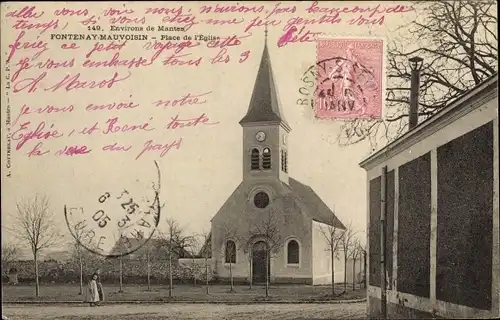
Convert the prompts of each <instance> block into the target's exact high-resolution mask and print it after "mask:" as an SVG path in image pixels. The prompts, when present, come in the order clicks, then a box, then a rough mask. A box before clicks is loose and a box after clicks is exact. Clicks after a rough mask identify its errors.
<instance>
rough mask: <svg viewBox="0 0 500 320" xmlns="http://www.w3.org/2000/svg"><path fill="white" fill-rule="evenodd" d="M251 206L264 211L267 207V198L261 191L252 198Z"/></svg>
mask: <svg viewBox="0 0 500 320" xmlns="http://www.w3.org/2000/svg"><path fill="white" fill-rule="evenodd" d="M253 204H254V205H255V206H256V207H257V208H259V209H264V208H265V207H267V206H268V205H269V196H268V195H267V193H265V192H263V191H261V192H258V193H257V194H256V195H255V196H254V197H253Z"/></svg>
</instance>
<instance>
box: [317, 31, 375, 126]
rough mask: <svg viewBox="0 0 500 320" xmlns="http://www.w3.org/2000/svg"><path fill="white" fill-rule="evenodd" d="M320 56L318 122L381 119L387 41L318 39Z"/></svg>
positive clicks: (318, 67)
mask: <svg viewBox="0 0 500 320" xmlns="http://www.w3.org/2000/svg"><path fill="white" fill-rule="evenodd" d="M316 54H317V55H316V68H317V72H316V74H317V77H316V92H315V100H314V102H315V107H314V110H315V115H316V117H317V118H329V119H332V118H336V119H356V118H357V119H373V118H381V116H382V105H383V85H384V83H383V74H384V69H383V68H384V41H383V39H367V38H359V39H356V38H339V39H318V43H317V52H316Z"/></svg>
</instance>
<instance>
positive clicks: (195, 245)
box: [187, 233, 204, 286]
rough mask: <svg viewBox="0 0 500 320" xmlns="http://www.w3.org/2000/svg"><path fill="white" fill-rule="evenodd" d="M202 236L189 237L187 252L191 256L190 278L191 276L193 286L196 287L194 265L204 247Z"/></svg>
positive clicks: (196, 269) (196, 267)
mask: <svg viewBox="0 0 500 320" xmlns="http://www.w3.org/2000/svg"><path fill="white" fill-rule="evenodd" d="M203 240H204V239H203V235H199V234H197V233H193V235H192V236H191V237H190V241H189V247H188V248H187V249H188V252H189V254H190V255H191V261H192V269H191V272H192V276H193V285H194V286H196V273H197V272H198V270H199V269H198V264H197V263H196V258H197V256H198V255H199V254H200V250H201V249H202V248H203V246H204V242H203Z"/></svg>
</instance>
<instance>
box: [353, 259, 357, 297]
mask: <svg viewBox="0 0 500 320" xmlns="http://www.w3.org/2000/svg"><path fill="white" fill-rule="evenodd" d="M354 290H356V258H354V259H352V291H354Z"/></svg>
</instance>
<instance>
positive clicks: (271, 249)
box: [219, 209, 366, 297]
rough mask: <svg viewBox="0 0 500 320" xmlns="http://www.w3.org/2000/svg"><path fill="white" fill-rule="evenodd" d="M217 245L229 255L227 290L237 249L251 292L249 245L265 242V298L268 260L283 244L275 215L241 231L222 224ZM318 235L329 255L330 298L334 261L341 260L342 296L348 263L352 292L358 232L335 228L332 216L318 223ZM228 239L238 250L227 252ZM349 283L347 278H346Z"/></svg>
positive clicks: (270, 213) (361, 252)
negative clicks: (245, 262)
mask: <svg viewBox="0 0 500 320" xmlns="http://www.w3.org/2000/svg"><path fill="white" fill-rule="evenodd" d="M220 231H221V232H220V233H221V240H222V241H221V242H222V244H223V245H220V246H219V247H220V248H221V249H222V250H224V255H226V254H230V256H229V257H227V258H228V261H229V263H228V264H229V278H230V279H229V280H230V288H231V289H230V290H231V292H232V291H234V281H233V272H232V261H234V260H235V259H234V255H236V254H237V251H238V250H243V251H244V253H245V255H246V257H247V259H248V262H249V289H252V275H253V270H252V261H253V258H254V257H253V247H252V246H253V244H254V243H255V241H256V240H257V239H262V240H263V241H264V242H265V243H266V249H265V254H266V256H265V261H266V262H265V263H266V297H268V296H269V267H270V266H269V261H270V259H271V258H273V257H274V256H275V255H276V254H277V253H278V252H279V250H280V248H281V247H282V246H283V245H284V242H283V239H282V236H281V234H282V233H281V232H280V221H279V218H278V215H277V213H276V212H275V211H274V210H273V209H270V210H268V211H267V214H266V217H265V218H264V219H262V220H261V221H260V222H259V223H255V224H254V225H252V226H250V227H249V228H245V230H243V231H242V230H237V229H236V227H235V226H234V224H231V223H223V224H222V226H221V230H220ZM320 231H321V234H322V236H323V238H324V240H325V241H326V243H327V244H328V251H329V252H330V259H331V273H332V274H331V277H332V284H331V288H332V295H335V260H336V259H340V258H342V259H343V261H344V266H345V267H344V281H343V283H344V293H345V292H347V282H348V279H347V263H348V261H352V263H353V265H352V273H353V278H352V289H353V290H355V284H356V280H357V278H356V276H357V274H356V261H358V260H359V261H360V262H361V259H362V258H363V257H364V256H365V255H366V252H365V249H364V246H363V245H362V242H361V241H360V238H359V237H357V235H358V232H356V231H355V230H354V229H353V228H352V224H350V225H349V226H347V227H345V228H342V227H339V226H338V220H337V218H336V216H335V214H332V216H331V221H330V223H329V224H322V225H321V227H320ZM231 240H233V241H234V240H237V241H238V242H239V243H241V244H243V246H241V247H234V248H232V249H231V250H227V251H226V248H225V245H226V244H227V243H231V242H230V241H231ZM341 253H342V257H341ZM365 272H366V271H364V274H365V275H364V276H363V278H366V273H365ZM350 280H351V279H350Z"/></svg>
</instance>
